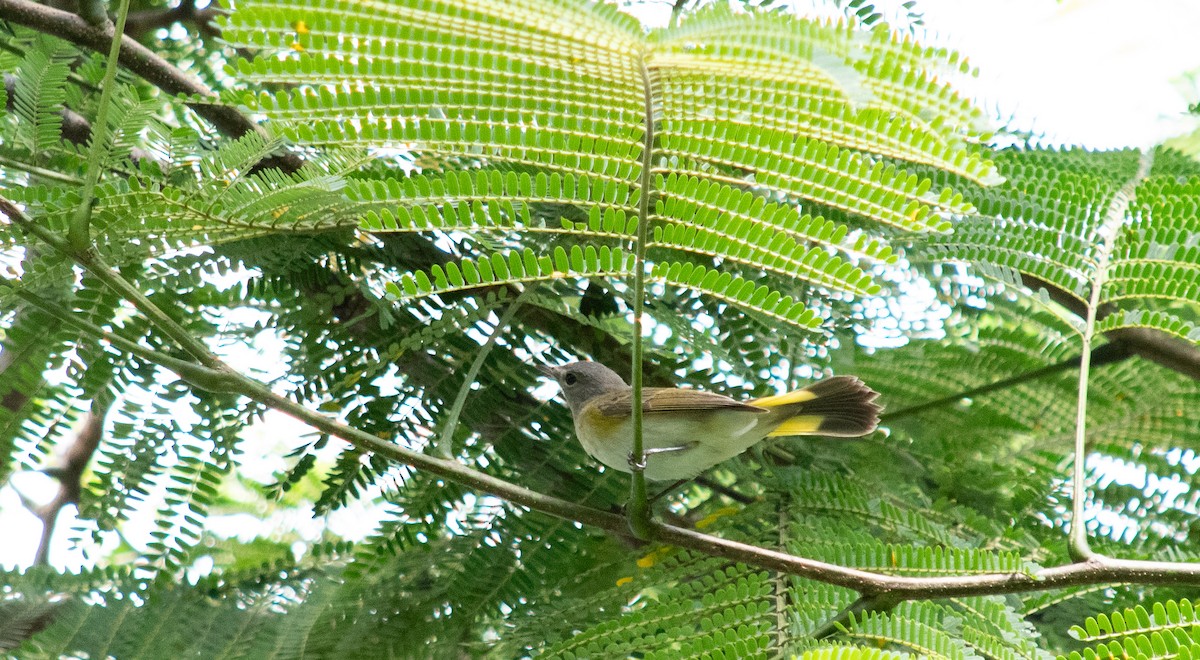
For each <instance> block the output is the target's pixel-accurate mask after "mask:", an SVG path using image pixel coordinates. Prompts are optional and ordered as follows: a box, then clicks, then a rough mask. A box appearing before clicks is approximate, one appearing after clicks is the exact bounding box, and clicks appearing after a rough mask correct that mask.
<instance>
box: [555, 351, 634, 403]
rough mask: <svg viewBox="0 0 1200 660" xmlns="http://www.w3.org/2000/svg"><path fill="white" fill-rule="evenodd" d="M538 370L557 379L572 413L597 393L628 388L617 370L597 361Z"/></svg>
mask: <svg viewBox="0 0 1200 660" xmlns="http://www.w3.org/2000/svg"><path fill="white" fill-rule="evenodd" d="M538 370H539V371H541V372H542V373H544V374H546V375H547V376H549V377H551V378H553V379H554V380H556V381H558V386H559V387H561V388H562V391H563V398H565V399H566V400H567V405H568V406H570V407H571V414H572V415H576V414H578V413H579V409H580V408H582V407H583V404H585V403H587V402H588V401H589V400H591V398H592V397H594V396H596V395H597V394H604V393H606V392H613V391H620V390H627V389H629V386H628V385H626V384H625V380H624V379H622V378H621V377H620V376H618V375H617V372H615V371H613V370H612V369H609V368H608V367H606V366H604V365H602V364H600V363H599V362H572V363H571V364H564V365H563V366H561V367H538Z"/></svg>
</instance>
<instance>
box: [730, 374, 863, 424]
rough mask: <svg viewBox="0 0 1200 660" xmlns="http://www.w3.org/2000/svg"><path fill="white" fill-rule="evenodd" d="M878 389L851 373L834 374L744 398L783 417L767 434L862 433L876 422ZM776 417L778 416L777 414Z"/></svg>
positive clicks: (751, 403)
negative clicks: (784, 391) (773, 393)
mask: <svg viewBox="0 0 1200 660" xmlns="http://www.w3.org/2000/svg"><path fill="white" fill-rule="evenodd" d="M877 396H879V393H878V392H876V391H875V390H873V389H871V388H870V387H867V385H866V383H864V382H862V381H861V380H859V379H857V378H855V377H854V376H834V377H833V378H826V379H825V380H822V381H820V382H816V383H813V384H812V385H809V386H808V387H806V388H804V389H801V390H796V391H795V392H788V393H787V394H779V395H776V396H768V397H763V398H761V399H755V400H753V401H748V402H747V403H749V404H750V405H753V406H758V407H759V408H767V409H770V410H772V411H778V413H780V417H782V419H783V421H782V422H780V423H779V424H778V426H776V427H775V428H774V430H772V431H771V432H770V433H768V434H767V437H775V436H784V435H834V436H842V437H855V436H860V435H866V434H867V433H870V432H871V431H874V430H875V427H876V426H878V425H879V412H880V411H881V410H883V408H882V407H881V406H880V405H879V404H877V403H875V397H877ZM777 419H778V418H777Z"/></svg>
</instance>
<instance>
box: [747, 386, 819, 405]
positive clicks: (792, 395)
mask: <svg viewBox="0 0 1200 660" xmlns="http://www.w3.org/2000/svg"><path fill="white" fill-rule="evenodd" d="M815 398H817V395H815V394H813V393H812V392H809V391H808V390H796V391H795V392H787V393H786V394H776V395H775V396H764V397H763V398H761V399H754V400H753V401H747V402H746V403H749V404H750V405H752V406H758V407H759V408H774V407H775V406H786V405H788V404H792V403H804V402H805V401H812V400H813V399H815Z"/></svg>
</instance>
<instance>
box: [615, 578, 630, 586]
mask: <svg viewBox="0 0 1200 660" xmlns="http://www.w3.org/2000/svg"><path fill="white" fill-rule="evenodd" d="M630 582H633V578H632V577H628V576H627V577H623V578H621V579H619V580H617V586H618V587H623V586H625V585H627V584H629V583H630Z"/></svg>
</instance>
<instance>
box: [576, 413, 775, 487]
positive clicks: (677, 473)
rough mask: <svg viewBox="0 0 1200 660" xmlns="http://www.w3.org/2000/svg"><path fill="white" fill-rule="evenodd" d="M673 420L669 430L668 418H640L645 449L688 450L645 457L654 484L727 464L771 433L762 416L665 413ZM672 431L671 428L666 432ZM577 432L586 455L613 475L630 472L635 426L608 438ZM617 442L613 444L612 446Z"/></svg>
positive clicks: (660, 415) (629, 422)
mask: <svg viewBox="0 0 1200 660" xmlns="http://www.w3.org/2000/svg"><path fill="white" fill-rule="evenodd" d="M667 414H670V415H671V416H672V417H673V421H672V422H671V423H670V424H669V425H668V424H665V423H664V422H663V415H664V413H658V414H653V413H652V414H648V415H645V416H644V417H643V419H642V442H643V444H644V446H645V447H646V448H647V449H651V448H666V447H683V446H687V445H689V444H691V443H696V444H695V446H692V447H690V448H688V449H681V450H679V451H672V452H665V453H659V454H651V455H650V456H647V457H646V478H647V479H652V480H655V481H668V480H677V479H689V478H691V477H694V476H696V475H698V474H700V473H701V472H703V471H704V470H706V469H708V468H710V467H712V466H714V465H716V464H717V463H721V462H723V461H727V460H729V459H730V458H733V457H734V456H737V455H738V454H740V453H742V452H744V451H746V450H747V449H749V448H750V447H752V446H754V445H755V444H757V443H758V441H759V440H762V439H763V438H764V437H765V436H766V434H767V432H768V431H769V430H770V429H768V428H761V427H760V428H758V429H756V427H758V426H759V421H760V420H761V419H762V413H756V412H749V411H734V410H723V411H720V412H719V413H717V414H719V416H720V417H719V421H718V419H714V417H713V416H714V413H694V412H693V413H667ZM682 414H690V415H692V416H693V419H692V420H690V421H689V422H685V423H682V424H681V423H680V422H679V421H678V416H679V415H682ZM668 427H669V428H668ZM575 432H576V434H577V435H578V436H579V442H580V444H582V445H583V448H584V449H585V450H586V451H587V453H589V454H591V455H592V456H593V457H595V458H596V460H598V461H600V462H601V463H603V464H605V465H607V466H608V467H610V468H613V469H614V470H620V471H621V472H629V471H630V467H629V453H630V451H632V449H633V422H632V420H625V421H623V422H620V423H619V424H618V425H617V426H616V427H615V428H614V429H613V430H612V431H610V432H608V433H605V434H604V435H605V439H604V440H603V441H602V440H601V439H600V438H597V437H593V436H592V435H590V434H587V433H584V432H583V431H582V430H581V429H580V428H579V427H578V426H576V427H575ZM614 439H615V441H614Z"/></svg>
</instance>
